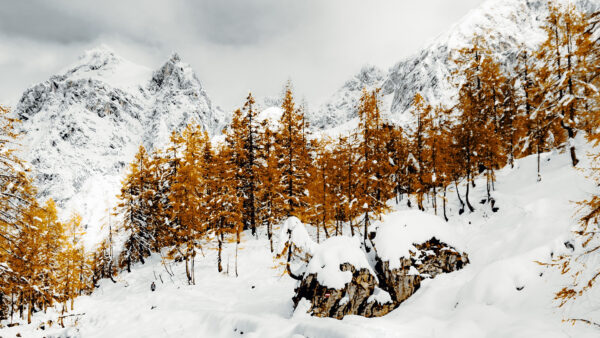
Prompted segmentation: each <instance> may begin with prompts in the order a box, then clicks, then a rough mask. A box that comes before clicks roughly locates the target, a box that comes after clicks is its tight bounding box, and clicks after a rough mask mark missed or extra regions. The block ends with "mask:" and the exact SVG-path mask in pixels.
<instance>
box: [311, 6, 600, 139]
mask: <svg viewBox="0 0 600 338" xmlns="http://www.w3.org/2000/svg"><path fill="white" fill-rule="evenodd" d="M564 1H567V0H564ZM576 3H577V5H578V7H579V8H581V9H583V10H585V11H587V12H592V11H594V10H597V9H599V8H600V2H598V1H595V0H577V1H576ZM546 4H547V0H487V1H486V2H484V3H483V4H482V5H481V6H480V7H479V8H477V9H474V10H472V11H471V12H469V13H468V14H467V15H466V16H465V17H464V18H463V19H462V20H461V21H460V22H458V23H457V24H455V25H454V26H453V27H452V28H451V29H450V30H449V31H447V32H445V33H444V34H442V35H440V36H439V37H438V38H436V39H435V40H434V41H433V42H431V43H430V44H428V45H427V46H426V47H425V48H423V49H422V50H421V51H419V52H417V53H415V54H414V55H412V56H410V57H407V58H405V59H403V60H400V61H399V62H397V63H396V64H395V65H394V66H392V67H391V68H390V69H389V70H388V71H387V72H383V71H381V70H378V69H377V68H375V67H373V66H368V67H365V68H363V69H362V70H361V71H360V72H359V73H358V74H357V75H355V76H354V77H353V78H352V79H350V80H349V81H348V82H347V83H345V84H344V85H343V86H342V87H341V88H340V89H339V90H338V91H336V92H335V93H334V94H333V95H332V96H331V97H330V98H329V99H328V100H327V101H326V102H325V103H324V104H323V105H322V106H321V107H320V108H319V109H317V111H315V112H314V113H313V114H312V115H311V116H310V121H311V123H312V125H313V126H315V127H316V128H317V129H327V128H331V127H334V126H339V125H343V124H347V123H349V124H351V125H356V119H355V118H356V106H357V102H358V99H359V97H360V92H361V90H362V88H363V87H366V88H367V89H373V88H376V87H379V88H381V89H382V91H381V97H382V105H381V107H382V113H383V114H384V115H386V116H387V117H389V118H390V119H391V120H392V121H394V122H396V123H402V122H403V121H404V120H405V118H406V117H405V116H404V115H405V114H404V112H405V111H406V110H407V109H408V108H409V107H410V105H411V104H412V100H413V98H414V96H415V94H416V93H418V92H420V93H421V94H422V95H424V96H425V97H426V98H427V99H428V100H429V101H430V102H432V103H433V104H437V103H443V104H444V105H446V106H452V105H453V102H454V100H455V95H456V92H457V90H456V87H455V85H453V84H452V83H450V81H449V76H450V74H451V71H452V67H453V65H452V62H451V61H450V57H451V55H450V53H451V51H452V50H457V49H460V48H462V47H465V46H467V45H468V44H469V43H470V41H471V39H472V38H473V36H474V35H482V36H484V37H485V41H486V42H487V43H488V44H490V46H491V47H492V48H493V49H494V50H495V51H496V52H497V56H498V58H499V59H500V60H501V61H502V63H503V64H504V66H505V67H507V69H510V68H511V66H512V64H513V63H514V58H515V57H514V55H515V52H516V50H517V49H519V48H521V46H523V47H525V48H534V47H535V46H536V45H537V44H539V43H540V42H541V41H542V40H543V39H544V33H543V31H542V30H541V29H540V25H541V24H543V23H544V20H545V18H546V13H547V6H546ZM342 129H348V128H342Z"/></svg>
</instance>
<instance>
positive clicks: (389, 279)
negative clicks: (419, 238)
mask: <svg viewBox="0 0 600 338" xmlns="http://www.w3.org/2000/svg"><path fill="white" fill-rule="evenodd" d="M415 248H416V249H417V252H415V253H411V257H410V258H405V257H402V258H400V267H399V268H395V269H390V262H387V261H382V260H381V259H380V258H379V257H377V263H376V265H375V271H376V273H377V277H378V278H379V284H380V287H381V288H382V289H384V290H386V291H388V292H389V293H390V296H392V299H393V301H394V302H396V303H398V305H399V304H400V303H402V302H403V301H405V300H406V299H408V297H410V296H412V295H413V294H414V293H415V292H416V291H417V290H418V289H419V287H420V286H421V281H422V280H423V279H426V278H434V277H435V276H437V275H439V274H441V273H449V272H453V271H456V270H460V269H462V268H463V267H464V266H465V264H467V263H468V262H469V258H468V255H467V254H466V253H459V252H458V251H456V250H454V249H453V248H452V247H450V246H449V245H447V244H445V243H443V242H440V241H439V240H437V239H436V238H435V237H434V238H432V239H430V240H428V241H427V242H424V243H421V244H415ZM411 267H413V268H414V269H412V271H411Z"/></svg>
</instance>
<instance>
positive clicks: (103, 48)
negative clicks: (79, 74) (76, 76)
mask: <svg viewBox="0 0 600 338" xmlns="http://www.w3.org/2000/svg"><path fill="white" fill-rule="evenodd" d="M121 62H123V59H122V58H121V57H119V56H117V54H115V52H114V51H113V50H112V49H111V48H110V47H108V46H107V45H104V44H102V45H100V46H98V47H95V48H92V49H88V50H86V51H85V52H83V54H81V55H80V56H79V60H78V61H77V63H76V64H75V65H74V67H72V68H71V72H73V73H74V72H76V71H79V70H84V71H97V70H101V69H110V68H113V67H114V66H116V65H118V64H120V63H121Z"/></svg>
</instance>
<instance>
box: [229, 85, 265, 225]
mask: <svg viewBox="0 0 600 338" xmlns="http://www.w3.org/2000/svg"><path fill="white" fill-rule="evenodd" d="M254 104H255V101H254V98H253V97H252V94H251V93H250V94H248V97H247V98H246V103H245V104H244V107H243V109H238V110H236V111H235V112H234V113H233V120H232V122H231V125H230V126H229V128H228V130H227V136H226V140H227V144H228V146H229V148H230V149H231V155H232V158H231V160H232V161H233V162H234V163H233V165H234V166H235V167H237V171H236V173H235V175H234V178H235V180H236V182H237V189H238V195H239V196H240V198H242V200H243V202H242V206H243V211H240V213H242V214H243V215H244V216H243V218H244V220H243V221H244V225H245V228H249V229H251V230H252V235H256V227H257V218H258V215H257V214H258V212H257V204H258V202H257V198H256V192H257V188H258V186H259V180H258V175H259V170H260V163H259V162H258V159H257V157H258V152H259V145H260V143H261V140H260V139H259V133H258V132H257V122H256V110H255V108H254Z"/></svg>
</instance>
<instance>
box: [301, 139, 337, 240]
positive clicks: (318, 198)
mask: <svg viewBox="0 0 600 338" xmlns="http://www.w3.org/2000/svg"><path fill="white" fill-rule="evenodd" d="M331 143H332V142H331V140H329V139H327V138H325V139H321V140H317V141H315V144H314V147H313V150H314V152H315V159H314V165H313V167H312V169H313V170H312V173H311V175H310V177H311V180H310V184H309V185H308V188H309V192H310V205H311V208H310V211H309V215H308V217H307V218H308V220H309V221H310V222H311V224H314V225H316V227H317V242H319V241H320V229H321V228H322V229H323V231H324V233H325V237H326V238H328V237H329V232H328V228H329V227H330V224H331V221H332V220H333V218H334V192H333V184H334V182H333V180H334V173H333V170H334V169H333V166H334V163H333V161H332V154H331V151H330V149H329V147H330V146H331Z"/></svg>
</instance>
